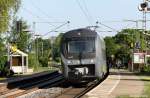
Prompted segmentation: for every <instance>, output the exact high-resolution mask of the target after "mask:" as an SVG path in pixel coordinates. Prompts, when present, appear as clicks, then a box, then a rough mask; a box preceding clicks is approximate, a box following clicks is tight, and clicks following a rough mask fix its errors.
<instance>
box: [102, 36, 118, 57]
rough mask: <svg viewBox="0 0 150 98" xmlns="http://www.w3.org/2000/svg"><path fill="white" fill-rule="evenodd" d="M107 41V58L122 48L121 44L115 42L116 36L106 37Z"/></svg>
mask: <svg viewBox="0 0 150 98" xmlns="http://www.w3.org/2000/svg"><path fill="white" fill-rule="evenodd" d="M104 40H105V43H106V55H107V58H109V57H111V56H112V55H116V53H117V51H118V50H119V49H120V46H119V45H118V44H116V43H115V37H105V39H104Z"/></svg>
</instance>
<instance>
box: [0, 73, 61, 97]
mask: <svg viewBox="0 0 150 98" xmlns="http://www.w3.org/2000/svg"><path fill="white" fill-rule="evenodd" d="M63 81H64V79H63V76H62V74H60V73H58V72H57V71H56V72H53V73H49V74H45V75H41V76H38V77H32V78H26V79H21V80H20V81H14V82H11V83H10V84H8V85H7V86H8V87H6V85H4V86H0V88H3V89H1V91H0V98H16V97H18V96H21V95H24V94H27V93H31V92H33V91H36V90H38V89H40V88H45V87H47V86H49V87H50V86H55V85H58V84H60V83H62V82H63Z"/></svg>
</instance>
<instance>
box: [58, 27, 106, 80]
mask: <svg viewBox="0 0 150 98" xmlns="http://www.w3.org/2000/svg"><path fill="white" fill-rule="evenodd" d="M60 55H61V65H62V73H63V75H64V77H65V79H66V80H67V81H69V82H72V83H74V82H75V83H80V82H87V81H92V80H94V79H102V78H104V77H105V75H107V74H108V73H109V69H108V66H107V64H106V48H105V42H104V40H103V38H102V37H101V36H100V35H99V34H98V33H97V32H96V31H94V30H91V29H88V28H79V29H74V30H71V31H68V32H66V33H64V34H63V36H62V39H61V47H60Z"/></svg>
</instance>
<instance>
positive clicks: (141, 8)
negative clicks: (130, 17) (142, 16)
mask: <svg viewBox="0 0 150 98" xmlns="http://www.w3.org/2000/svg"><path fill="white" fill-rule="evenodd" d="M138 9H139V11H145V12H147V11H150V8H149V7H148V1H147V0H146V1H145V2H144V3H141V4H140V5H139V6H138Z"/></svg>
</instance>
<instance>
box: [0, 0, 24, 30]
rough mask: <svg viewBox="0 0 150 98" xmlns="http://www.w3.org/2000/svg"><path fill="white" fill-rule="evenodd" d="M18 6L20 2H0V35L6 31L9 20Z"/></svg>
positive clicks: (2, 0) (14, 0)
mask: <svg viewBox="0 0 150 98" xmlns="http://www.w3.org/2000/svg"><path fill="white" fill-rule="evenodd" d="M20 4H21V0H0V33H3V32H6V31H7V29H8V27H9V26H8V25H9V24H10V20H11V18H12V16H13V15H14V14H15V13H16V12H17V10H18V9H19V6H20Z"/></svg>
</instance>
